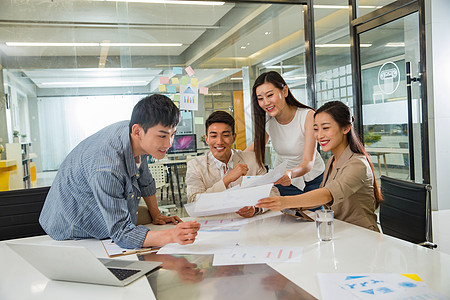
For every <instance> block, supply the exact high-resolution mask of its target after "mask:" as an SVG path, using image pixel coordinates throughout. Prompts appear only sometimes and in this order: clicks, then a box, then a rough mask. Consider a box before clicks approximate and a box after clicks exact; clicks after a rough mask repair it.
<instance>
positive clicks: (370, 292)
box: [361, 289, 375, 295]
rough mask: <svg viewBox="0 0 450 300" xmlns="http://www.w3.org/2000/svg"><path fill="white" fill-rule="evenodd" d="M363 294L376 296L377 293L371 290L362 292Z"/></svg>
mask: <svg viewBox="0 0 450 300" xmlns="http://www.w3.org/2000/svg"><path fill="white" fill-rule="evenodd" d="M361 292H362V293H367V294H370V295H374V294H375V293H374V291H373V290H372V289H370V290H365V291H361Z"/></svg>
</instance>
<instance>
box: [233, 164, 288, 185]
mask: <svg viewBox="0 0 450 300" xmlns="http://www.w3.org/2000/svg"><path fill="white" fill-rule="evenodd" d="M286 169H287V161H284V162H282V163H281V164H279V165H278V166H277V167H275V168H274V169H272V170H270V171H269V172H268V173H267V174H266V175H262V176H244V177H242V183H241V188H244V187H252V186H258V185H265V184H269V183H274V182H276V181H277V180H278V179H280V178H281V177H282V176H283V175H284V172H286Z"/></svg>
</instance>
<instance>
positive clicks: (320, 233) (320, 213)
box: [315, 209, 334, 242]
mask: <svg viewBox="0 0 450 300" xmlns="http://www.w3.org/2000/svg"><path fill="white" fill-rule="evenodd" d="M315 214H316V228H317V237H318V238H319V241H324V242H325V241H331V240H332V239H333V231H334V222H333V220H334V211H332V210H331V209H323V210H316V211H315Z"/></svg>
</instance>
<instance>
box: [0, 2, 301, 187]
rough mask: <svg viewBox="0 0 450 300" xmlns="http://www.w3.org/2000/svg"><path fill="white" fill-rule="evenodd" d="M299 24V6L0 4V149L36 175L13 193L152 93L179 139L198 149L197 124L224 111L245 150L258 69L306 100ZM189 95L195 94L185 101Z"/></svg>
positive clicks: (43, 178)
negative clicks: (162, 102)
mask: <svg viewBox="0 0 450 300" xmlns="http://www.w3.org/2000/svg"><path fill="white" fill-rule="evenodd" d="M291 3H292V2H291ZM303 27H304V21H303V5H302V3H301V1H300V2H299V4H282V3H280V2H278V3H277V4H271V3H264V4H261V3H251V2H236V3H234V2H226V3H225V2H205V1H203V2H198V3H194V2H189V1H183V2H178V3H177V4H172V3H170V2H166V3H145V2H142V1H140V2H132V1H129V2H128V1H127V2H125V1H86V0H69V1H26V2H24V1H15V0H13V1H7V2H6V3H2V9H1V10H0V64H1V65H0V66H1V68H2V74H1V75H2V76H1V77H2V82H0V84H1V88H0V96H3V95H4V97H2V98H4V99H5V100H4V101H1V107H0V108H1V109H0V114H1V119H0V122H1V126H0V127H1V129H0V137H1V138H2V141H1V142H0V143H1V144H7V143H11V144H13V142H14V141H16V139H15V135H18V138H19V144H20V145H21V147H22V149H21V151H22V155H27V160H28V161H29V162H30V163H31V167H33V168H34V170H35V172H36V173H37V178H32V177H33V176H29V172H30V170H25V169H24V172H23V174H21V176H23V181H24V184H25V185H24V186H25V187H35V186H46V185H50V184H51V182H52V179H53V176H54V175H55V173H56V171H57V169H58V167H59V165H60V164H61V162H62V161H63V160H64V158H65V156H66V155H67V154H68V153H69V152H70V151H71V150H72V149H73V148H74V147H75V146H76V145H77V144H78V143H79V142H80V141H81V140H83V139H84V138H86V137H87V136H89V135H91V134H93V133H94V132H96V131H98V130H99V129H101V128H103V127H104V126H107V125H109V124H112V123H114V122H117V121H120V120H124V119H129V117H130V115H131V110H132V108H133V106H134V105H135V103H136V102H137V101H138V100H139V99H141V98H142V97H144V96H146V95H148V94H152V93H163V94H165V95H167V96H169V97H170V98H171V99H173V101H174V102H175V103H177V105H179V107H180V109H181V110H182V111H183V113H182V121H181V123H180V126H179V128H178V131H179V132H180V133H183V134H186V133H195V134H196V136H197V139H198V141H197V143H198V145H199V148H202V147H203V146H202V145H203V144H202V142H201V141H200V139H201V136H202V135H203V134H204V121H205V119H206V118H207V117H208V115H209V114H210V113H211V112H213V111H215V110H226V111H228V112H230V113H232V114H234V116H235V118H236V121H237V130H238V143H237V145H236V147H238V148H240V149H245V148H246V146H247V144H248V143H249V142H251V141H252V126H251V108H250V92H251V86H252V84H253V81H254V79H255V77H256V76H257V75H259V73H260V72H263V71H265V70H273V69H274V70H277V71H279V72H280V73H282V74H283V76H285V77H286V80H287V81H288V83H289V85H290V86H291V88H292V89H293V90H294V91H295V93H296V95H297V96H298V98H299V100H301V101H303V100H304V101H305V102H306V101H307V100H306V96H305V95H306V93H305V89H306V86H305V78H306V72H305V67H304V65H305V59H304V44H305V41H304V34H303ZM190 91H192V92H193V93H194V95H195V97H194V98H190V99H191V100H189V101H187V97H186V95H187V93H189V92H190ZM23 145H26V146H23ZM24 147H26V148H27V151H28V152H27V154H25V153H24V149H23V148H24ZM11 153H12V152H11ZM8 154H9V153H8V152H7V154H6V155H5V153H3V154H2V157H1V159H3V160H5V159H7V158H8ZM24 157H25V156H24ZM24 168H25V167H24ZM19 169H22V167H21V166H19ZM27 176H28V177H27Z"/></svg>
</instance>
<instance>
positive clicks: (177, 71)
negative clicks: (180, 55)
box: [172, 67, 183, 74]
mask: <svg viewBox="0 0 450 300" xmlns="http://www.w3.org/2000/svg"><path fill="white" fill-rule="evenodd" d="M172 71H173V74H183V68H181V67H173V69H172Z"/></svg>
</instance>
